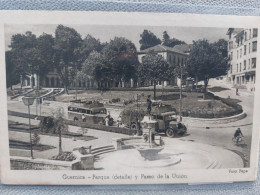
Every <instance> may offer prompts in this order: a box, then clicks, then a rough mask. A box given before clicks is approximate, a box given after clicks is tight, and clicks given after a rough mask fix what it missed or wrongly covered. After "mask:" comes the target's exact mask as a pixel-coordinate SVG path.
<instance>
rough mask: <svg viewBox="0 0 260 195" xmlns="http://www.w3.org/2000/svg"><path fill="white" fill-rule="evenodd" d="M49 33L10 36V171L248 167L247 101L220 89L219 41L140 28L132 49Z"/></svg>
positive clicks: (71, 32) (223, 82) (124, 43)
mask: <svg viewBox="0 0 260 195" xmlns="http://www.w3.org/2000/svg"><path fill="white" fill-rule="evenodd" d="M51 28H54V27H51ZM54 32H55V36H53V35H52V34H46V33H42V34H41V35H37V36H36V35H35V34H33V33H32V32H30V31H27V32H26V33H24V34H20V33H17V34H13V35H12V36H11V40H10V44H9V49H8V50H7V51H6V73H7V82H6V84H7V86H6V87H7V98H8V105H7V107H8V126H9V147H10V156H11V157H10V160H11V168H12V169H39V170H49V169H55V170H56V169H58V170H59V169H72V170H79V169H80V170H81V169H83V170H88V169H90V170H93V169H94V170H103V169H105V170H123V169H125V168H128V169H133V170H138V169H145V168H147V169H149V168H150V169H153V168H157V169H171V170H176V169H220V168H243V167H249V164H250V150H251V148H250V146H251V135H252V115H253V109H252V108H253V99H254V96H253V94H252V93H249V92H248V91H246V90H245V89H243V88H241V89H240V91H239V92H240V94H241V95H239V96H238V95H237V94H236V88H234V86H232V85H230V84H229V83H228V82H227V76H226V74H227V71H228V70H229V64H228V60H229V59H228V51H227V48H228V43H227V41H226V40H225V39H222V38H219V39H218V40H215V41H211V42H210V41H208V40H206V39H200V40H197V41H193V43H192V44H186V43H185V42H184V41H181V40H179V39H177V38H175V37H170V36H169V35H168V33H167V31H164V32H163V34H162V37H163V38H162V40H161V39H159V38H158V37H156V35H155V34H154V33H153V32H151V31H149V30H146V29H144V30H143V32H140V40H139V44H140V50H138V49H137V47H136V44H135V41H133V40H129V39H127V38H126V37H117V36H114V37H113V38H111V39H110V40H109V41H107V42H101V41H100V40H99V39H98V38H95V37H93V36H91V35H89V34H87V35H86V37H85V38H82V36H81V34H79V33H78V32H77V30H76V29H74V28H72V27H67V26H63V25H57V26H55V28H54ZM238 127H241V129H242V131H243V135H244V137H243V142H241V143H234V142H233V141H232V137H233V134H234V132H235V130H236V129H237V128H238Z"/></svg>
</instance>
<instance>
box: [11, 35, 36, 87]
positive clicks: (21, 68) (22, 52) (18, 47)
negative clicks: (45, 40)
mask: <svg viewBox="0 0 260 195" xmlns="http://www.w3.org/2000/svg"><path fill="white" fill-rule="evenodd" d="M36 44H37V39H36V35H34V34H32V32H30V31H27V32H26V33H25V34H24V35H23V34H15V35H13V36H12V38H11V44H10V45H9V47H10V49H11V51H12V54H13V59H12V63H14V64H15V67H16V73H17V74H19V75H21V81H23V77H25V76H26V75H27V74H28V73H29V74H30V73H31V67H32V66H33V65H34V64H29V63H32V62H28V59H27V57H28V56H30V53H33V48H35V47H36ZM32 58H33V57H32V56H30V60H32ZM22 85H23V83H22V82H21V88H22Z"/></svg>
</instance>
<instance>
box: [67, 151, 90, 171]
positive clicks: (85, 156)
mask: <svg viewBox="0 0 260 195" xmlns="http://www.w3.org/2000/svg"><path fill="white" fill-rule="evenodd" d="M72 153H73V154H74V155H75V156H76V158H77V159H78V160H79V162H76V163H74V164H73V165H72V169H73V170H93V169H94V156H93V155H92V154H91V146H89V147H80V148H74V149H73V152H72Z"/></svg>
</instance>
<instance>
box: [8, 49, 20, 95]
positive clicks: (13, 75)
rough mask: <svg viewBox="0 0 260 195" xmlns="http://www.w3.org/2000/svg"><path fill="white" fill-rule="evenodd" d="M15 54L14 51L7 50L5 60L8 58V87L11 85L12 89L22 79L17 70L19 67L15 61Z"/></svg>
mask: <svg viewBox="0 0 260 195" xmlns="http://www.w3.org/2000/svg"><path fill="white" fill-rule="evenodd" d="M13 59H14V55H13V52H12V51H6V52H5V60H6V87H7V88H8V87H10V88H11V90H12V86H13V85H16V84H18V83H19V81H20V75H19V72H18V71H17V67H16V66H15V63H14V60H13Z"/></svg>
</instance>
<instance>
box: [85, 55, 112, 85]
mask: <svg viewBox="0 0 260 195" xmlns="http://www.w3.org/2000/svg"><path fill="white" fill-rule="evenodd" d="M110 69H111V68H110V67H109V65H108V64H107V61H106V60H105V59H104V57H103V55H102V54H101V53H98V52H96V51H93V52H91V53H90V54H89V56H88V58H87V60H86V61H85V62H84V63H83V65H82V71H81V72H82V73H81V74H82V78H87V77H91V78H94V79H95V80H96V81H97V82H98V83H101V85H102V83H104V82H107V81H109V80H111V79H113V75H112V73H111V71H110ZM83 75H84V76H83ZM99 87H101V86H99Z"/></svg>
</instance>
